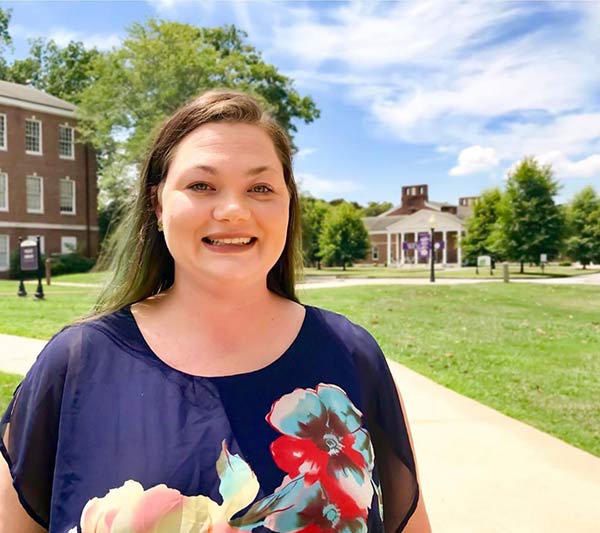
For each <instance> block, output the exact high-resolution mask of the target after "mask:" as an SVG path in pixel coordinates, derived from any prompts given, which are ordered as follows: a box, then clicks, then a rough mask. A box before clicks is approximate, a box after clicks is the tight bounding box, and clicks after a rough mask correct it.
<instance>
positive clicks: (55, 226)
mask: <svg viewBox="0 0 600 533" xmlns="http://www.w3.org/2000/svg"><path fill="white" fill-rule="evenodd" d="M0 228H31V229H70V230H75V231H85V230H86V229H87V226H86V225H85V224H43V223H40V224H37V223H35V222H0ZM90 230H92V231H100V228H99V227H98V226H90Z"/></svg>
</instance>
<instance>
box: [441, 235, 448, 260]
mask: <svg viewBox="0 0 600 533" xmlns="http://www.w3.org/2000/svg"><path fill="white" fill-rule="evenodd" d="M442 235H443V237H442V239H443V241H444V250H443V259H442V264H443V265H444V266H446V263H447V262H448V255H447V252H448V247H447V246H446V244H447V243H446V230H444V231H443V232H442Z"/></svg>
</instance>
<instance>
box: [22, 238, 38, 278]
mask: <svg viewBox="0 0 600 533" xmlns="http://www.w3.org/2000/svg"><path fill="white" fill-rule="evenodd" d="M20 258H21V270H23V271H30V270H37V269H38V268H39V259H38V246H37V242H35V241H30V240H26V241H23V242H22V243H21V250H20Z"/></svg>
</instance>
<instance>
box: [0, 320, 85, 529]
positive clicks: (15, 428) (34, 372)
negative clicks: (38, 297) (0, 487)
mask: <svg viewBox="0 0 600 533" xmlns="http://www.w3.org/2000/svg"><path fill="white" fill-rule="evenodd" d="M79 344H80V343H79V335H78V334H77V333H76V328H70V329H69V330H65V331H63V332H61V333H59V334H58V335H57V336H55V337H54V338H53V339H52V340H51V341H50V342H49V343H48V344H47V345H46V347H45V348H44V349H43V350H42V352H41V353H40V355H39V356H38V358H37V360H36V362H35V364H34V365H33V366H32V367H31V369H30V370H29V372H28V373H27V375H26V376H25V378H24V379H23V381H22V382H21V383H20V385H19V386H18V387H17V389H16V390H15V392H14V395H13V398H12V400H11V402H10V403H9V405H8V408H7V409H6V411H5V413H4V415H3V416H2V419H1V421H0V451H1V452H2V455H3V456H4V459H5V460H6V462H7V463H8V467H9V469H10V473H11V476H12V479H13V485H14V487H15V489H16V491H17V494H18V496H19V500H20V502H21V504H22V505H23V508H24V509H25V511H27V513H28V514H29V515H30V516H31V517H32V518H33V519H34V520H35V521H36V522H37V523H38V524H40V525H41V526H42V527H45V528H46V529H48V526H49V521H50V504H51V498H52V483H53V478H54V465H55V459H56V453H57V442H58V429H59V421H60V411H61V403H62V398H63V389H64V384H65V379H66V374H67V369H68V361H69V359H70V358H71V356H72V355H73V353H74V351H78V347H79Z"/></svg>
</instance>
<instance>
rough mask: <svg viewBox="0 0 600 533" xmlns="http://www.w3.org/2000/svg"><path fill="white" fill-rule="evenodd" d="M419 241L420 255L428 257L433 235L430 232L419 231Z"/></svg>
mask: <svg viewBox="0 0 600 533" xmlns="http://www.w3.org/2000/svg"><path fill="white" fill-rule="evenodd" d="M418 242H419V244H418V246H417V248H418V250H419V255H420V256H421V257H427V256H428V255H429V246H430V244H429V243H430V242H431V235H430V234H429V233H419V237H418Z"/></svg>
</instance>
